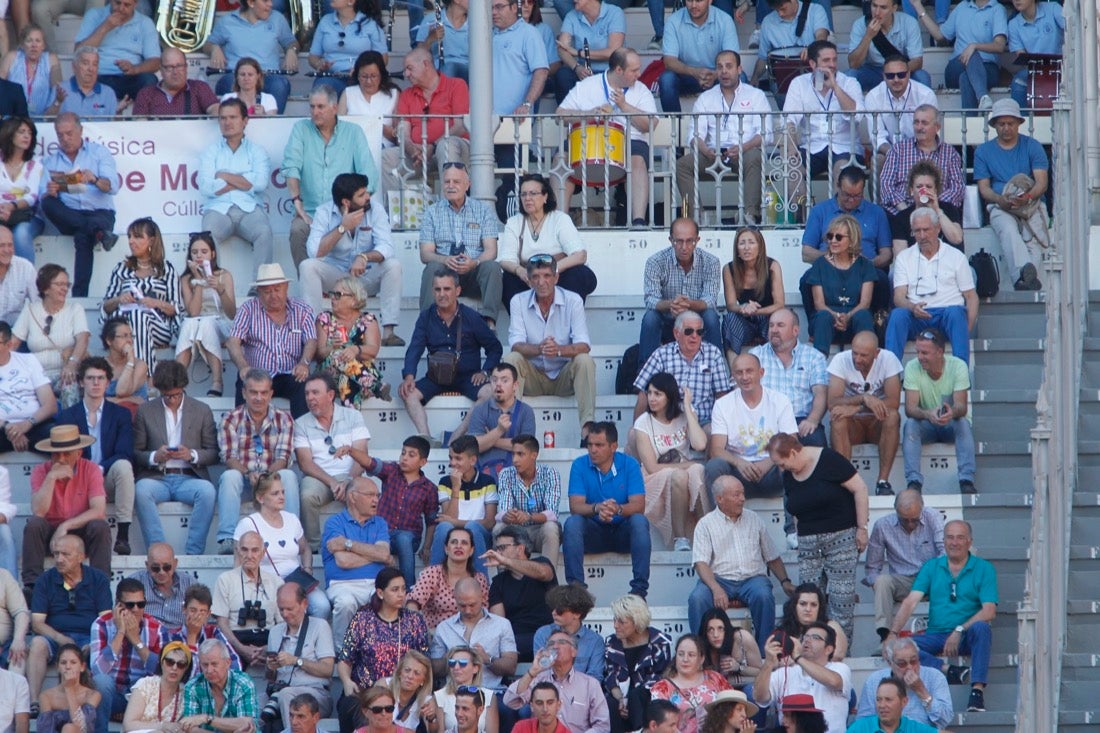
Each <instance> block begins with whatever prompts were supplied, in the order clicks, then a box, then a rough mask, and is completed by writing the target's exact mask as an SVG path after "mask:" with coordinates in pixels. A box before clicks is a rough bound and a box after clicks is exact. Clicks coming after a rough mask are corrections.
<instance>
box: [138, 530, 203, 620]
mask: <svg viewBox="0 0 1100 733" xmlns="http://www.w3.org/2000/svg"><path fill="white" fill-rule="evenodd" d="M178 566H179V560H177V559H176V552H175V550H173V549H172V545H170V544H168V543H167V542H157V543H156V544H154V545H153V546H152V547H150V548H149V549H148V550H147V551H146V554H145V569H144V570H141V571H139V572H137V573H134V574H133V575H131V576H130V577H131V578H133V579H135V580H137V581H138V582H140V583H141V585H142V587H143V588H145V599H146V606H145V612H146V613H148V614H149V615H150V616H152V617H153V618H155V619H156V620H157V621H160V623H161V624H163V625H164V628H166V629H178V628H179V627H181V626H183V623H184V620H185V618H184V610H183V606H184V596H185V595H186V594H187V590H188V589H189V588H190V587H191V583H192V581H193V580H194V576H193V575H191V574H190V573H178V572H176V568H177V567H178Z"/></svg>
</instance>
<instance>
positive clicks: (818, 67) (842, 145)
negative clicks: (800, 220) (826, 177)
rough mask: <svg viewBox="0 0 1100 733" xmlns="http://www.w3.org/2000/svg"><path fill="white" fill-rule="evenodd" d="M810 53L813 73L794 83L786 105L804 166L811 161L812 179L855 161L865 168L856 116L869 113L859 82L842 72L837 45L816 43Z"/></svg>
mask: <svg viewBox="0 0 1100 733" xmlns="http://www.w3.org/2000/svg"><path fill="white" fill-rule="evenodd" d="M806 55H807V60H808V61H809V63H810V71H809V72H808V73H805V74H801V75H799V76H797V77H795V78H794V80H793V81H791V86H790V88H789V89H788V90H787V99H786V101H785V102H784V103H783V111H784V112H785V113H787V130H788V133H789V134H791V135H794V136H796V139H799V147H800V150H801V154H802V161H803V165H806V160H807V157H808V158H809V167H810V176H811V177H814V178H816V177H817V176H819V175H822V174H823V173H825V172H827V171H829V170H834V169H835V170H840V169H842V168H844V167H845V166H847V165H850V164H851V163H852V159H853V158H854V159H855V160H858V161H859V163H860V165H863V159H862V158H861V157H860V156H859V155H857V154H856V152H855V151H856V150H857V149H858V142H859V141H858V139H857V137H858V130H857V127H858V126H857V125H856V119H857V118H856V115H855V114H854V113H855V112H858V111H860V110H862V109H863V91H862V90H860V88H859V82H857V81H856V80H855V79H853V78H852V77H850V76H847V75H845V74H841V73H840V72H838V71H837V52H836V44H835V43H833V42H832V41H814V42H813V43H811V44H810V47H809V48H808V49H806ZM823 112H834V113H835V112H847V113H850V114H822V113H823ZM830 166H831V167H830Z"/></svg>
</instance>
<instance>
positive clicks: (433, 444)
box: [420, 435, 443, 448]
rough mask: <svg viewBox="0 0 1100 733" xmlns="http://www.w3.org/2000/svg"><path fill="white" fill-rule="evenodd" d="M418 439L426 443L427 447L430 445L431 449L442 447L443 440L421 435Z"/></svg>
mask: <svg viewBox="0 0 1100 733" xmlns="http://www.w3.org/2000/svg"><path fill="white" fill-rule="evenodd" d="M420 437H421V438H423V439H424V440H426V441H428V445H430V446H431V447H432V448H442V447H443V440H442V439H441V438H436V437H434V436H432V435H421V436H420Z"/></svg>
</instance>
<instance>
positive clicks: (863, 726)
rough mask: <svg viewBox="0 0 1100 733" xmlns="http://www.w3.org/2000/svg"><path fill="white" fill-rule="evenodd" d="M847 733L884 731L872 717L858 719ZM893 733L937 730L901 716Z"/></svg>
mask: <svg viewBox="0 0 1100 733" xmlns="http://www.w3.org/2000/svg"><path fill="white" fill-rule="evenodd" d="M848 733H884V731H883V730H882V728H881V727H880V726H879V724H878V716H877V715H872V716H870V717H867V718H860V719H859V720H857V721H856V722H854V723H852V724H851V725H849V726H848ZM895 733H939V729H937V728H934V727H932V726H931V725H928V724H927V723H918V722H917V721H915V720H913V719H912V718H907V717H905V716H904V715H903V716H901V722H900V723H898V728H897V730H896V731H895Z"/></svg>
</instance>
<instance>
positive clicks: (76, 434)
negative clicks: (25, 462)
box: [34, 425, 95, 453]
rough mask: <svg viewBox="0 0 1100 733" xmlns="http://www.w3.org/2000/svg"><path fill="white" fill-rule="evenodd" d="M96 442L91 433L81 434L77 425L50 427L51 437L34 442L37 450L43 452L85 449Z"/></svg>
mask: <svg viewBox="0 0 1100 733" xmlns="http://www.w3.org/2000/svg"><path fill="white" fill-rule="evenodd" d="M94 442H95V438H93V437H92V436H90V435H81V434H80V428H78V427H77V426H75V425H56V426H54V427H52V428H50V437H49V438H47V439H46V440H40V441H38V442H37V443H35V444H34V449H35V450H36V451H41V452H43V453H63V452H64V451H70V450H76V449H77V448H80V449H83V448H86V447H87V446H89V445H91V444H92V443H94Z"/></svg>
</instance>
